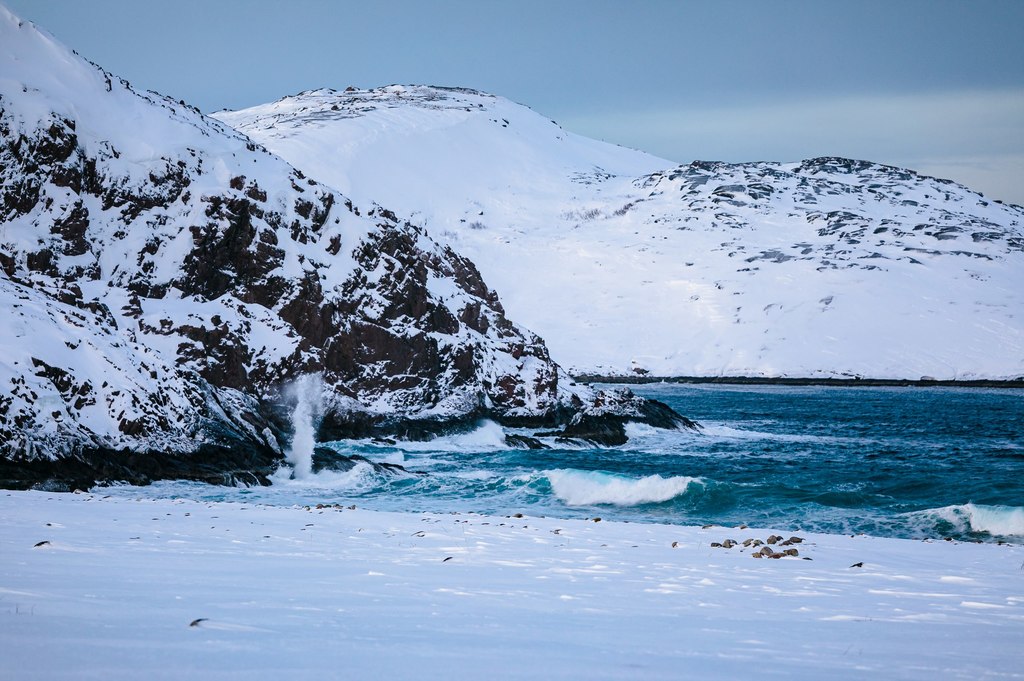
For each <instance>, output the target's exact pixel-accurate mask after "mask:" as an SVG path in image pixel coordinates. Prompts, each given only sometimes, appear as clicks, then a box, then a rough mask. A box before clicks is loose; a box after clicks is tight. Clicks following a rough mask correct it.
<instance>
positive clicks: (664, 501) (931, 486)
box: [115, 384, 1024, 542]
mask: <svg viewBox="0 0 1024 681" xmlns="http://www.w3.org/2000/svg"><path fill="white" fill-rule="evenodd" d="M634 391H635V392H637V393H638V394H641V395H644V396H647V397H653V398H655V399H659V400H662V401H664V402H666V403H668V404H669V405H671V406H672V407H674V408H675V409H676V410H677V411H679V412H680V413H682V414H685V415H686V416H689V417H691V418H693V419H696V420H697V421H699V422H700V423H701V424H702V426H703V427H702V429H701V431H700V432H698V433H689V432H676V431H664V430H657V429H653V428H649V427H645V426H635V427H632V428H631V433H630V434H631V436H632V437H631V440H630V442H629V443H627V444H626V445H624V446H622V447H618V448H610V449H601V448H591V447H578V448H573V447H565V446H564V445H557V444H556V443H554V442H553V441H551V442H549V444H552V445H553V448H552V449H548V450H523V449H510V448H508V447H507V446H505V444H504V435H505V431H503V430H502V428H501V427H500V426H498V425H497V424H494V423H481V424H480V425H479V427H478V428H477V429H476V430H474V431H473V432H470V433H465V434H462V435H456V436H449V437H443V438H439V439H438V440H434V441H432V442H429V443H411V442H406V443H397V444H394V445H388V444H385V443H374V442H370V441H361V442H354V443H333V444H332V445H331V446H333V447H334V448H336V449H338V450H339V451H341V452H343V453H350V454H351V453H355V454H360V455H362V456H365V457H367V458H368V459H370V460H372V461H379V462H388V463H397V464H401V465H402V466H404V467H406V468H407V469H408V470H410V471H415V472H417V473H422V474H414V473H410V474H408V475H397V476H396V475H389V474H384V473H378V472H375V471H374V470H373V469H372V468H371V467H370V466H368V465H365V464H361V465H357V467H356V468H355V469H353V470H352V471H350V472H347V473H332V472H323V473H320V474H317V475H313V476H312V477H309V478H306V479H303V480H292V479H289V475H290V471H282V473H281V475H280V476H278V478H277V480H276V482H275V484H274V485H273V486H272V487H269V488H248V489H245V488H224V487H211V486H206V485H200V484H194V483H175V482H167V483H160V484H157V485H153V486H151V487H148V488H118V489H117V490H116V491H115V493H117V494H136V495H143V496H161V497H164V496H180V497H190V498H196V499H204V500H248V501H253V502H261V503H268V504H276V505H293V504H315V503H341V504H345V505H349V504H357V505H358V506H360V507H364V508H373V509H378V510H399V511H435V512H449V511H461V512H467V511H476V512H480V513H488V514H500V515H511V514H514V513H523V514H525V515H547V516H559V517H582V518H589V517H595V516H599V517H601V518H604V519H607V520H629V521H632V522H661V523H673V524H683V525H694V524H709V523H715V524H721V525H737V524H740V523H746V524H748V525H750V526H752V527H764V528H769V527H770V528H778V529H785V530H791V531H796V530H804V531H820V532H829V533H843V534H854V533H866V534H872V535H878V536H888V537H904V538H940V537H953V538H956V539H969V540H983V541H1000V540H1005V541H1014V542H1019V541H1024V435H1022V432H1021V429H1022V426H1024V391H1022V390H995V389H993V390H986V389H954V388H852V387H789V386H785V387H783V386H719V385H712V386H693V385H672V384H655V385H649V386H639V387H637V388H635V389H634Z"/></svg>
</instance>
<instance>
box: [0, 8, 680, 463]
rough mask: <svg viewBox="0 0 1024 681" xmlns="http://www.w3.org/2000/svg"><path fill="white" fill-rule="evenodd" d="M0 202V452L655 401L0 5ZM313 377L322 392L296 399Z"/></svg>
mask: <svg viewBox="0 0 1024 681" xmlns="http://www.w3.org/2000/svg"><path fill="white" fill-rule="evenodd" d="M0 211H2V212H0V218H2V222H0V305H2V306H3V309H5V310H7V311H8V312H9V314H10V317H11V319H12V324H11V326H9V327H8V328H6V329H4V331H3V333H2V334H0V343H2V346H0V433H2V434H3V438H2V439H0V458H3V457H13V458H15V459H19V460H24V461H33V460H51V459H52V458H53V457H68V456H73V457H77V458H79V459H83V460H88V461H95V460H96V457H97V456H101V455H102V456H108V455H109V456H114V453H123V452H129V453H141V452H148V453H153V452H160V453H163V454H167V453H169V452H171V453H173V452H181V453H195V452H196V451H199V450H202V451H204V452H205V453H206V454H210V455H213V456H214V458H216V456H215V455H216V451H213V450H210V451H207V450H208V449H209V448H207V449H206V450H204V447H205V446H206V445H205V444H204V443H207V444H209V443H213V444H217V443H220V444H224V441H225V438H226V440H227V443H228V444H227V446H228V447H229V448H232V447H233V448H234V450H236V451H237V452H240V453H241V452H245V451H249V450H253V449H254V448H255V450H257V451H258V452H260V453H261V456H262V457H263V463H264V464H265V463H267V459H270V458H273V457H274V456H280V453H281V449H282V446H284V445H286V444H287V440H288V438H289V437H290V434H289V431H290V429H291V427H292V424H291V422H290V417H289V412H290V411H291V409H292V407H293V406H294V404H295V403H296V401H297V400H299V399H300V397H301V399H302V400H305V401H306V402H315V403H316V405H317V407H318V412H319V416H320V418H321V420H320V427H321V431H322V433H326V434H329V435H331V436H334V437H339V436H345V435H352V434H363V435H365V434H368V433H371V432H378V431H383V432H394V431H396V430H398V431H401V430H402V429H403V428H407V427H408V426H409V423H411V422H417V423H419V424H420V426H418V427H419V428H420V429H421V430H422V423H424V422H425V423H428V424H439V423H440V424H443V423H447V422H451V421H460V420H461V421H465V420H472V419H475V418H477V417H484V416H486V417H490V418H496V419H498V420H505V421H514V422H516V423H528V424H530V425H538V426H540V425H543V426H544V427H549V428H550V427H554V426H565V425H567V424H568V425H571V424H569V421H570V420H572V419H574V418H577V417H578V418H583V417H584V416H595V417H598V416H601V415H607V414H609V413H612V414H613V415H614V419H615V420H616V424H615V429H616V431H617V432H621V428H622V423H621V421H623V420H624V419H626V418H627V417H628V418H632V417H638V418H641V419H643V418H644V415H645V414H650V413H653V412H651V408H650V405H647V403H646V402H644V401H643V400H641V399H640V398H636V397H634V396H632V395H629V394H626V393H622V394H617V395H605V394H601V393H600V392H599V391H596V390H593V389H591V388H589V387H586V386H580V385H577V384H575V383H574V382H572V381H571V380H570V379H569V378H568V377H567V376H566V375H565V374H564V373H563V372H562V371H561V370H560V369H559V367H558V366H557V365H556V364H555V363H554V362H552V361H551V359H550V357H549V355H548V351H547V348H546V346H545V345H544V342H543V340H541V339H540V338H539V337H537V336H535V335H534V334H532V333H530V332H528V331H525V330H523V329H521V328H519V327H518V326H516V325H515V324H513V323H512V322H511V321H510V320H509V319H507V318H506V317H505V314H504V309H503V308H502V305H501V303H500V302H499V300H498V298H497V297H496V296H495V294H494V293H493V292H492V291H491V290H490V289H489V288H488V287H487V285H486V284H485V283H484V281H483V280H482V279H481V277H480V274H479V272H478V271H477V269H476V267H475V266H474V265H473V264H472V263H471V262H469V261H467V260H466V259H465V258H464V257H461V256H459V255H458V254H456V253H454V252H453V251H451V250H450V249H448V248H446V247H444V246H443V245H440V244H438V243H437V242H435V241H433V240H432V239H431V238H429V237H428V236H427V235H426V234H425V233H424V231H423V230H422V229H421V228H419V227H416V226H414V225H410V224H408V223H405V222H402V221H400V220H398V219H397V218H396V216H395V214H394V213H392V212H391V211H389V210H387V209H385V208H382V207H380V206H378V205H376V204H373V203H368V204H365V205H363V206H355V205H353V203H352V202H351V201H349V200H348V199H347V198H346V197H345V196H343V195H341V194H339V193H338V192H336V191H334V190H331V189H329V188H326V187H324V186H322V185H320V184H318V183H316V182H315V181H313V180H310V179H307V178H306V177H305V176H304V175H303V174H302V173H301V172H298V171H296V170H295V169H294V168H292V167H291V166H290V165H288V164H287V163H286V162H284V161H283V160H281V159H280V158H279V157H277V156H274V155H273V154H271V153H270V152H268V151H267V150H265V149H263V148H262V147H260V146H258V145H257V144H255V143H253V142H252V141H251V140H250V139H249V138H247V137H245V136H244V135H241V134H239V133H237V132H235V131H233V130H231V129H230V128H228V127H227V126H225V125H223V124H222V123H219V122H217V121H214V120H212V119H210V118H207V117H205V116H203V115H202V114H201V113H200V112H198V111H197V110H195V109H193V108H191V107H188V106H186V105H185V104H184V103H180V102H174V101H172V100H169V99H167V98H165V97H163V96H161V95H158V94H156V93H152V92H140V91H138V90H136V89H135V88H132V87H131V86H130V85H129V84H128V83H126V82H124V81H122V80H120V79H118V78H116V77H114V76H112V75H110V74H108V73H106V72H105V71H103V70H102V69H100V68H99V67H97V66H95V65H93V64H91V63H89V62H87V61H85V60H83V59H81V58H80V57H78V56H77V55H76V54H74V53H73V52H71V51H70V50H68V49H67V48H66V47H64V46H62V45H60V44H59V43H57V42H56V41H55V40H54V39H53V38H52V37H50V36H48V35H47V34H45V33H43V32H41V31H39V30H38V29H36V28H35V27H34V26H33V25H31V24H29V23H25V22H21V21H20V20H19V19H18V18H17V17H16V16H14V15H12V14H10V13H9V12H7V11H6V10H5V9H3V8H0ZM307 374H316V375H318V376H320V377H321V381H320V382H319V383H318V384H317V385H320V386H322V389H318V391H317V392H318V394H317V395H302V396H298V395H296V394H295V392H294V391H289V390H288V386H289V384H290V383H291V382H293V381H294V380H295V379H297V378H299V377H301V376H303V375H307ZM654 411H658V408H656V407H655V408H654ZM661 412H662V413H663V416H664V417H665V418H667V419H668V421H664V423H669V422H672V421H673V419H675V418H676V416H674V415H673V414H672V413H671V410H668V412H665V411H664V410H661ZM578 418H577V420H578ZM578 425H579V424H578V423H577V426H578ZM211 446H212V445H211ZM218 446H219V445H218ZM243 459H244V456H243ZM123 463H125V462H124V461H120V460H119V464H118V465H120V464H123ZM126 465H128V466H129V467H130V466H131V462H128V463H127V464H126ZM264 472H265V471H264ZM157 474H159V472H157ZM175 474H177V473H175ZM3 477H4V474H3V471H0V479H3ZM201 477H202V476H201ZM204 479H205V477H204Z"/></svg>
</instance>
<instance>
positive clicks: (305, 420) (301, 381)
mask: <svg viewBox="0 0 1024 681" xmlns="http://www.w3.org/2000/svg"><path fill="white" fill-rule="evenodd" d="M323 390H324V382H323V378H322V377H321V376H320V374H306V375H304V376H300V377H299V378H298V379H297V380H296V381H295V382H294V383H292V385H291V386H290V388H289V390H288V392H289V394H290V396H292V397H294V399H295V409H294V410H293V411H292V444H291V447H289V448H288V451H287V452H286V453H285V458H286V459H287V461H288V462H289V463H290V464H292V466H293V471H292V477H293V478H297V479H302V478H308V477H309V476H311V475H312V474H313V449H314V447H315V446H316V426H317V421H319V419H320V416H321V413H322V412H323Z"/></svg>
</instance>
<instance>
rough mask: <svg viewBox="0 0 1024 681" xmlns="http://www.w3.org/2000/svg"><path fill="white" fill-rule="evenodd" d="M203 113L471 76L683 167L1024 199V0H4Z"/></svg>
mask: <svg viewBox="0 0 1024 681" xmlns="http://www.w3.org/2000/svg"><path fill="white" fill-rule="evenodd" d="M0 2H3V3H4V4H6V5H7V6H8V7H9V8H10V9H11V10H13V11H14V12H15V13H17V14H19V15H20V16H21V17H22V18H23V19H28V20H31V21H34V22H35V23H37V24H38V25H39V26H41V27H42V28H44V29H46V30H48V31H49V32H50V33H52V34H54V35H55V36H56V37H57V38H58V39H60V40H61V41H62V42H64V43H65V44H67V45H69V46H70V47H71V48H73V49H75V50H77V51H78V52H79V54H81V55H83V56H85V57H87V58H88V59H91V60H92V61H94V62H96V63H98V64H100V65H101V66H103V67H104V68H106V69H107V70H108V71H111V72H113V73H115V74H117V75H119V76H121V77H123V78H126V79H127V80H129V81H131V83H132V84H133V85H135V86H139V87H142V88H146V89H151V90H156V91H158V92H161V93H163V94H166V95H169V96H172V97H174V98H175V99H184V100H186V101H187V102H189V103H190V104H193V105H195V106H198V107H199V108H200V109H202V110H203V111H207V112H211V111H217V110H220V109H225V108H227V109H237V108H244V107H247V106H253V105H256V104H262V103H265V102H269V101H273V100H276V99H279V98H280V97H283V96H286V95H290V94H295V93H297V92H300V91H302V90H307V89H314V88H320V87H333V88H337V89H343V88H345V87H347V86H350V85H351V86H355V87H360V88H369V87H377V86H381V85H389V84H392V83H402V84H428V85H448V86H460V87H470V88H475V89H479V90H483V91H486V92H490V93H493V94H497V95H501V96H504V97H507V98H509V99H511V100H513V101H516V102H519V103H521V104H525V105H527V106H529V107H531V108H532V109H533V110H535V111H537V112H538V113H541V114H543V115H544V116H547V117H548V118H551V119H553V120H556V121H557V122H558V123H559V124H561V125H562V127H564V128H566V129H567V130H570V131H573V132H576V133H580V134H583V135H587V136H589V137H595V138H598V139H603V140H605V141H607V142H612V143H615V144H620V145H623V146H627V147H632V148H636V149H641V150H643V151H647V152H650V153H652V154H655V155H657V156H661V157H663V158H665V159H668V160H671V161H673V162H678V163H686V162H689V161H692V160H695V159H702V160H722V161H733V162H739V161H755V160H773V161H796V160H800V159H804V158H811V157H815V156H847V157H851V158H858V159H865V160H871V161H876V162H880V163H887V164H891V165H897V166H903V167H908V168H912V169H914V170H918V171H920V172H924V173H926V174H930V175H936V176H939V177H944V178H949V179H953V180H956V181H958V182H961V183H964V184H966V185H968V186H969V187H971V188H973V189H976V190H978V191H981V192H983V193H984V194H985V195H986V196H988V197H990V198H993V199H1001V200H1004V201H1008V202H1013V203H1018V204H1022V205H1024V0H972V1H970V2H968V1H966V0H964V1H961V0H955V1H954V0H899V1H894V0H858V1H857V2H848V1H843V2H839V1H828V0H778V1H776V2H766V1H764V0H718V1H716V2H711V1H701V2H698V1H696V0H694V1H688V0H674V1H668V0H646V1H644V0H633V1H629V2H627V1H625V0H623V1H621V2H611V1H608V0H563V1H555V0H514V1H512V0H503V1H501V2H492V1H490V0H475V1H469V0H436V1H433V2H431V1H426V0H375V1H373V2H367V1H365V0H361V1H359V2H349V1H347V0H333V1H332V0H288V1H284V0H176V1H175V2H143V1H140V0H89V2H84V1H81V0H0Z"/></svg>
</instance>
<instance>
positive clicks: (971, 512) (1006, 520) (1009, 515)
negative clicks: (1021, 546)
mask: <svg viewBox="0 0 1024 681" xmlns="http://www.w3.org/2000/svg"><path fill="white" fill-rule="evenodd" d="M913 515H926V516H932V517H935V516H937V517H939V518H941V519H942V520H945V521H947V522H949V523H952V524H953V525H954V526H956V527H957V528H958V529H959V530H961V531H963V530H970V531H971V532H986V533H988V534H990V535H993V536H997V537H1024V507H1020V506H985V505H982V504H970V503H968V504H959V505H955V506H944V507H942V508H933V509H929V510H927V511H920V512H918V513H916V514H913Z"/></svg>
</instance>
